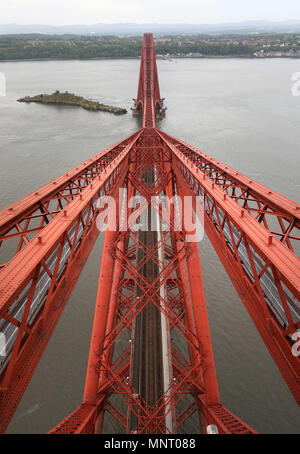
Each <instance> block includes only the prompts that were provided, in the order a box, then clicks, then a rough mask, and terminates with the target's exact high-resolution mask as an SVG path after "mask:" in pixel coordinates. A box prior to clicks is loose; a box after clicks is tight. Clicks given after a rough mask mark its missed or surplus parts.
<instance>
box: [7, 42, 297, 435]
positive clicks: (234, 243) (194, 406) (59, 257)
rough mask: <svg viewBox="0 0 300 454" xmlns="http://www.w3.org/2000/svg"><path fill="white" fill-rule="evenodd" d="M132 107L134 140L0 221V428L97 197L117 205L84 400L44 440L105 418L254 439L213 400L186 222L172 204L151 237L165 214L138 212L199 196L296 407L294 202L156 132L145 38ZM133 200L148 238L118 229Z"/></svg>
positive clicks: (158, 106)
mask: <svg viewBox="0 0 300 454" xmlns="http://www.w3.org/2000/svg"><path fill="white" fill-rule="evenodd" d="M135 107H136V110H137V111H138V112H140V113H141V114H142V116H143V126H142V128H141V129H140V130H139V131H137V132H135V133H134V134H132V135H130V136H129V137H127V138H125V139H124V140H122V141H120V142H118V143H116V144H114V145H112V146H110V147H109V148H107V149H106V150H104V151H102V152H101V153H99V154H97V155H96V156H94V157H93V158H91V159H89V160H88V161H86V162H83V163H82V164H81V165H78V166H77V167H76V168H74V169H72V170H70V171H69V172H67V173H65V174H64V175H62V176H61V177H59V178H57V179H56V180H54V181H52V182H50V183H49V184H47V185H45V186H43V187H41V188H40V189H38V190H37V191H36V192H33V193H31V194H29V195H28V196H26V197H24V198H23V199H21V200H20V201H18V202H16V203H14V204H12V205H10V206H9V207H7V208H6V209H4V210H2V211H1V212H0V246H1V249H0V251H1V262H0V333H1V335H2V338H5V340H6V342H5V348H4V347H3V348H2V352H1V356H0V361H1V362H0V431H1V432H5V430H6V428H7V426H8V424H9V422H10V420H11V418H12V417H13V415H14V412H15V410H16V407H17V405H18V403H19V402H20V400H21V398H22V395H23V393H24V391H25V389H26V387H27V385H28V383H29V381H30V379H31V377H32V375H33V373H34V371H35V368H36V366H37V364H38V362H39V359H40V357H41V355H42V354H43V351H44V349H45V347H46V345H47V343H48V341H49V339H50V337H51V335H52V333H53V331H54V329H55V326H56V323H57V322H58V320H59V318H60V315H61V313H62V311H63V310H64V307H65V305H66V304H67V301H68V299H69V297H70V295H71V293H72V290H73V288H74V286H75V284H76V282H77V280H78V278H79V276H80V273H81V271H82V269H83V267H84V265H85V262H86V260H87V258H88V256H89V254H90V252H91V250H92V248H93V246H94V244H95V241H96V239H97V237H98V235H99V234H100V232H99V229H98V227H97V219H99V216H102V219H103V220H104V221H105V220H106V218H107V217H108V215H109V212H110V211H109V210H108V209H107V205H105V207H104V205H103V208H102V207H101V205H100V204H99V203H98V201H99V198H100V197H102V200H103V198H104V200H108V199H105V198H106V197H108V196H111V197H114V199H115V200H116V201H117V208H118V209H117V217H118V228H117V229H111V230H107V231H106V233H105V240H104V247H103V256H102V264H101V270H100V276H99V287H98V295H97V301H96V306H95V316H94V325H93V332H92V338H91V343H90V354H89V361H88V367H87V373H86V382H85V390H84V396H83V401H82V404H81V405H80V406H79V407H78V408H77V409H75V411H74V412H73V413H72V414H70V415H69V416H67V417H66V419H65V420H64V421H62V422H61V423H59V424H58V425H57V426H56V427H55V428H54V429H53V430H52V431H51V433H55V434H57V433H72V434H73V433H76V434H80V433H82V434H83V433H101V431H102V428H103V421H104V418H106V417H110V418H113V419H114V420H116V421H117V422H118V424H119V425H120V431H121V429H122V431H123V432H124V433H147V434H169V433H180V431H181V430H183V428H184V426H185V425H186V424H188V421H189V419H190V418H191V417H193V418H195V417H197V421H199V432H201V433H207V427H208V426H211V425H214V426H216V427H217V429H218V432H219V433H225V434H242V433H255V430H254V429H252V428H251V427H249V426H248V425H247V424H246V423H245V422H243V421H242V420H241V419H240V418H239V417H238V416H236V415H234V414H233V413H232V412H231V411H230V410H229V409H227V408H225V407H224V406H223V405H222V403H221V402H220V397H219V392H218V384H217V378H216V371H215V365H214V358H213V351H212V343H211V337H210V330H209V323H208V316H207V308H206V302H205V295H204V288H203V281H202V274H201V265H200V258H199V251H198V245H197V243H196V242H188V241H187V236H186V233H187V232H186V230H185V226H183V227H182V228H181V229H178V228H175V224H176V222H177V221H178V217H179V219H181V218H182V217H183V212H182V211H183V210H180V207H178V205H176V203H175V202H174V203H173V204H170V206H169V214H170V221H169V228H168V229H165V228H164V227H163V224H164V222H166V221H165V218H166V210H165V209H164V208H163V206H162V205H160V204H158V206H157V207H156V209H155V210H153V207H152V208H151V207H150V201H151V198H152V197H155V196H165V198H168V200H176V198H179V197H181V198H183V197H187V196H189V197H190V200H192V204H193V208H194V213H195V212H196V207H197V203H199V200H200V199H198V198H197V196H200V197H201V200H202V201H203V210H202V214H203V216H204V228H205V232H206V235H207V236H208V238H209V239H210V241H211V243H212V245H213V247H214V249H215V250H216V252H217V254H218V256H219V259H220V260H221V262H222V264H223V266H224V267H225V269H226V271H227V273H228V275H229V277H230V279H231V280H232V283H233V285H234V287H235V289H236V291H237V292H238V294H239V296H240V299H241V301H242V302H243V304H244V305H245V307H246V309H247V311H248V313H249V314H250V316H251V318H252V320H253V323H254V324H255V325H256V327H257V330H258V331H259V333H260V335H261V337H262V339H263V341H264V342H265V345H266V347H267V349H268V351H269V353H270V355H271V356H272V358H273V360H274V361H275V363H276V365H277V367H278V369H279V371H280V372H281V374H282V377H283V379H284V380H285V382H286V384H287V386H288V387H289V389H290V391H291V393H292V395H293V396H294V398H295V400H296V401H297V402H298V404H299V403H300V358H299V356H297V355H295V354H293V350H292V347H293V345H294V343H295V339H296V337H295V336H297V335H298V334H297V333H299V332H300V304H299V291H300V267H299V258H298V257H297V255H296V248H297V243H298V246H299V239H300V235H299V229H300V205H299V204H298V203H296V202H293V201H292V200H289V199H288V198H286V197H284V196H282V195H280V194H278V193H276V192H275V191H272V190H270V189H269V188H266V187H265V186H263V185H262V184H260V183H258V182H256V181H254V180H252V179H250V178H248V177H247V176H245V175H243V174H242V173H240V172H238V171H237V170H234V169H232V168H231V167H229V166H227V165H226V164H223V163H222V162H219V161H218V160H217V159H215V158H212V157H210V156H208V155H207V154H205V153H203V152H202V151H200V150H198V149H196V148H195V147H193V146H191V145H189V144H187V143H185V142H183V141H182V140H180V139H176V138H174V137H171V136H170V135H168V134H167V133H165V132H163V131H160V130H159V129H157V128H156V121H157V119H158V118H160V117H161V116H162V114H163V113H164V108H163V101H162V99H161V96H160V90H159V82H158V74H157V66H156V58H155V49H154V40H153V36H152V35H151V34H146V35H145V36H144V40H143V48H142V57H141V68H140V77H139V87H138V95H137V99H136V106H135ZM121 188H126V189H127V191H126V192H124V190H123V191H120V189H121ZM134 195H140V196H143V197H144V199H146V201H147V203H146V204H144V205H143V206H141V207H140V208H141V211H140V214H141V213H142V211H144V212H146V213H147V214H148V222H149V226H150V228H149V229H148V230H147V231H141V230H139V229H134V228H131V225H127V223H126V219H128V217H129V218H130V216H131V215H132V214H133V212H134V208H133V207H132V206H130V204H128V203H127V200H129V199H130V198H131V197H132V196H134ZM172 198H173V199H172ZM197 200H198V202H197ZM176 219H177V221H176ZM124 225H125V228H124ZM152 225H155V226H156V229H151V226H152ZM114 230H115V231H114ZM224 310H226V308H225V307H224ZM299 337H300V336H299ZM109 415H110V416H109Z"/></svg>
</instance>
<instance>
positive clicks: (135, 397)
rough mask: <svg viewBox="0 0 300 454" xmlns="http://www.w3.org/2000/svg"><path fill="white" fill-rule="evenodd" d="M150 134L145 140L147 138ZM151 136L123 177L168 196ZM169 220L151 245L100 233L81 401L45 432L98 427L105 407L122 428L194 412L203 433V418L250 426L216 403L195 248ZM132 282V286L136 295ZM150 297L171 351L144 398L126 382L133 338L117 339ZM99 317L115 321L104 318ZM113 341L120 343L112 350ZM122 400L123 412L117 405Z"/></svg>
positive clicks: (236, 429) (166, 156)
mask: <svg viewBox="0 0 300 454" xmlns="http://www.w3.org/2000/svg"><path fill="white" fill-rule="evenodd" d="M151 135H152V140H149V138H150V137H151ZM145 136H146V137H145ZM157 137H158V136H157V133H156V132H155V131H154V130H145V131H144V133H143V134H142V135H141V137H140V138H139V140H138V142H137V147H136V151H135V153H134V154H132V156H131V157H132V164H131V166H130V172H129V175H130V177H128V182H130V181H131V185H132V186H131V188H132V187H134V188H135V190H136V191H138V192H139V193H143V194H144V195H145V197H146V199H147V200H148V197H147V190H148V192H149V194H160V193H161V192H162V191H163V192H164V193H165V194H166V195H168V196H169V197H170V198H171V197H172V196H173V195H174V189H175V181H173V179H170V178H169V176H170V175H171V167H170V153H169V152H168V151H167V150H166V151H163V146H162V143H161V146H160V148H161V149H160V150H158V147H157ZM146 143H149V146H148V153H147V152H146V153H145V151H146V150H147V147H145V144H146ZM153 144H156V153H154V154H153V153H152V152H151V145H153ZM151 166H152V169H153V174H155V175H156V179H155V180H154V183H153V184H150V185H149V184H147V182H146V181H143V178H142V176H144V175H145V174H146V172H148V171H149V168H150V167H151ZM144 209H147V208H146V207H145V208H144ZM157 209H158V213H159V215H160V221H159V222H162V221H163V220H164V212H163V211H162V210H160V208H159V207H157ZM170 225H171V230H170V232H162V233H161V237H159V238H158V239H157V242H156V244H155V245H154V246H153V247H149V246H148V245H147V244H146V243H144V242H143V241H142V240H141V238H140V236H139V234H138V232H134V231H131V230H130V229H129V230H127V231H126V232H116V233H115V238H114V244H112V238H113V237H114V235H113V233H107V234H106V235H107V236H106V240H105V247H104V253H103V259H102V265H101V271H100V279H99V289H98V297H97V303H96V308H95V319H94V329H93V333H92V338H91V349H90V360H89V366H88V369H87V381H86V390H85V399H84V403H83V404H82V405H81V406H80V407H79V408H78V409H77V410H76V411H75V412H74V413H72V414H71V415H70V416H69V417H67V418H66V419H65V420H64V421H63V422H62V423H60V424H59V425H58V426H57V427H56V428H54V429H53V430H52V431H51V433H94V432H95V431H97V429H99V428H100V427H101V428H102V422H103V415H104V411H107V412H108V413H110V415H111V416H112V417H113V418H114V419H115V420H116V421H117V422H118V423H119V424H120V428H121V427H122V428H123V430H125V431H126V432H127V433H128V432H134V433H153V434H155V433H156V434H164V433H170V432H172V433H173V432H176V431H177V430H179V429H180V428H181V427H182V426H183V425H184V424H185V423H186V421H188V419H189V418H191V417H192V416H193V414H194V413H195V412H197V413H198V415H199V420H200V425H201V427H202V431H204V433H205V432H206V426H207V424H208V423H210V424H216V425H217V426H218V427H219V430H220V433H254V431H253V429H251V428H250V427H249V426H248V425H247V424H245V423H243V422H242V421H241V420H240V419H239V418H237V417H236V416H234V415H233V414H232V413H230V412H229V411H228V410H227V409H226V408H224V407H223V406H222V405H221V404H220V401H219V394H218V387H217V383H216V377H215V366H214V361H213V355H212V349H211V341H210V334H209V326H208V319H207V313H206V305H205V296H204V291H203V282H202V276H201V269H200V261H199V252H198V248H197V245H187V244H186V243H185V240H184V238H185V235H184V232H175V231H174V209H173V210H172V217H171V222H170ZM126 244H127V246H125V247H124V245H126ZM120 245H122V246H120ZM141 252H142V254H141ZM112 257H114V258H115V270H113V269H112V266H111V265H108V262H109V261H111V260H112ZM139 257H142V258H140V259H139ZM147 264H148V265H149V264H150V265H152V266H153V265H154V266H157V267H158V270H159V274H158V275H157V277H156V278H155V279H154V280H151V277H150V276H149V277H148V276H145V275H143V269H144V267H145V266H146V265H147ZM120 269H122V270H123V272H122V273H121V272H120ZM187 269H188V270H189V271H191V270H192V274H191V273H190V274H189V275H188V274H187ZM137 288H138V289H140V292H139V295H140V296H139V297H138V298H137V297H136V290H135V289H137ZM189 288H191V291H190V290H189ZM109 295H110V298H109ZM113 301H114V302H113ZM150 304H154V305H155V306H156V308H157V309H158V310H159V311H160V312H161V313H162V316H163V317H165V319H166V320H167V325H166V326H168V327H169V328H168V330H169V335H168V336H169V342H170V345H169V348H170V351H169V354H170V359H171V363H170V371H169V372H170V379H169V382H168V383H165V387H164V390H163V391H162V394H161V395H160V396H159V397H158V399H157V401H156V402H155V403H153V404H152V405H151V404H149V403H148V402H147V401H146V400H145V399H144V398H143V396H142V395H141V394H140V392H139V390H138V389H136V388H135V387H134V385H133V376H134V375H133V369H132V368H133V357H134V355H133V350H134V349H135V347H136V346H135V345H133V342H131V344H130V345H131V353H130V354H129V353H128V347H127V346H126V345H127V343H126V341H125V339H126V335H127V339H129V340H130V337H131V340H132V341H133V337H132V336H133V334H132V333H134V326H135V323H136V320H137V318H138V316H139V315H140V314H141V313H143V311H145V309H146V308H147V306H149V305H150ZM107 318H108V319H109V320H111V321H112V320H115V323H106V319H107ZM145 329H146V330H147V327H146V328H145ZM126 333H127V334H126ZM158 333H159V332H158ZM124 336H125V339H124ZM178 336H179V337H181V339H182V342H183V343H184V344H186V348H187V350H188V351H189V358H188V357H183V356H182V354H181V353H179V351H178V350H177V348H176V346H175V344H176V342H175V343H174V339H176V338H177V339H178ZM121 339H122V341H121ZM127 342H128V341H127ZM121 345H124V347H123V349H122V350H123V351H121V352H120V346H121ZM115 346H118V355H117V357H116V355H113V351H114V350H116V348H115ZM97 377H98V378H97ZM97 384H98V385H97ZM111 398H113V401H112V400H111ZM122 403H123V404H125V407H124V408H126V409H127V412H124V409H122ZM178 405H180V406H181V410H180V411H179V410H178ZM93 408H96V410H95V411H93V410H92V409H93ZM182 408H184V410H182ZM81 414H82V415H83V416H82V418H86V414H88V419H84V420H81V418H80V415H81ZM168 418H169V419H168ZM97 419H98V420H100V421H101V424H100V426H99V425H98V426H97V424H96V421H97ZM132 421H135V422H133V423H132ZM170 421H173V423H172V424H171V423H170ZM170 424H171V425H170ZM172 428H173V430H171V429H172Z"/></svg>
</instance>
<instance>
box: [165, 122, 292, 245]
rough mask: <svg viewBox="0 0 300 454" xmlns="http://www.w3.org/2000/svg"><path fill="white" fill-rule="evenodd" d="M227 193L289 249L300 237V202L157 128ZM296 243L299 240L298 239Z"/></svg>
mask: <svg viewBox="0 0 300 454" xmlns="http://www.w3.org/2000/svg"><path fill="white" fill-rule="evenodd" d="M159 133H160V134H161V136H162V137H163V138H165V139H166V140H167V141H168V143H171V144H172V145H173V146H174V147H176V149H177V150H179V151H180V152H181V153H182V154H183V156H184V157H185V158H186V159H189V160H190V161H191V163H193V164H194V165H195V166H196V167H197V168H198V169H199V170H200V171H201V172H202V173H203V175H205V176H206V178H208V179H209V180H211V181H212V182H213V183H214V184H215V185H216V186H219V187H220V188H221V189H222V190H223V191H224V193H225V194H226V195H228V196H230V197H231V198H232V199H234V200H235V201H236V202H238V204H239V205H240V206H241V207H242V208H244V209H245V210H247V211H248V212H249V213H250V214H251V215H252V216H253V217H254V218H255V219H256V220H257V222H259V223H260V224H262V225H263V226H264V227H265V228H266V229H267V230H268V231H269V233H270V234H273V235H274V236H275V237H278V239H279V240H280V241H281V242H282V243H283V244H284V245H285V246H287V247H288V248H289V249H292V250H293V247H292V243H293V241H294V242H295V241H296V240H300V204H299V203H297V202H294V201H293V200H290V199H288V198H287V197H285V196H283V195H281V194H279V193H277V192H275V191H273V190H271V189H270V188H267V187H266V186H264V185H262V184H260V183H258V182H257V181H254V180H253V179H251V178H249V177H247V176H246V175H243V174H242V173H241V172H238V171H237V170H236V169H233V168H231V167H229V166H228V165H226V164H223V163H222V162H220V161H218V160H217V159H215V158H212V157H211V156H209V155H207V154H205V153H203V152H202V151H201V150H198V149H197V148H195V147H193V146H192V145H189V144H187V143H186V142H183V141H182V140H179V139H176V138H175V137H172V136H170V135H169V134H166V133H165V132H163V131H159ZM298 247H299V242H298Z"/></svg>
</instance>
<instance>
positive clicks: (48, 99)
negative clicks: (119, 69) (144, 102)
mask: <svg viewBox="0 0 300 454" xmlns="http://www.w3.org/2000/svg"><path fill="white" fill-rule="evenodd" d="M18 102H27V103H30V102H37V103H41V104H58V105H67V106H77V107H82V108H83V109H86V110H92V111H94V112H96V111H101V112H110V113H113V114H115V115H124V114H126V113H127V110H126V109H122V108H120V107H114V106H108V105H106V104H101V103H99V102H97V101H89V100H88V99H85V98H83V97H82V96H76V95H74V94H73V93H69V92H67V91H66V92H65V93H61V92H60V91H58V90H56V92H55V93H52V95H46V94H42V95H37V96H25V98H21V99H18Z"/></svg>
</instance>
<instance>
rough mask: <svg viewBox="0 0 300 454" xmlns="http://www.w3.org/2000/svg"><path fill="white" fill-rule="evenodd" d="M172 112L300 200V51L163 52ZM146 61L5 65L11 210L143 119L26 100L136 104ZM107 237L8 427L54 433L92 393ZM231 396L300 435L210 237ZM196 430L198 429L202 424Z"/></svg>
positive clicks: (185, 134)
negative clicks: (23, 100) (89, 379)
mask: <svg viewBox="0 0 300 454" xmlns="http://www.w3.org/2000/svg"><path fill="white" fill-rule="evenodd" d="M158 69H159V78H160V85H161V92H162V96H163V97H165V98H166V105H167V107H168V111H167V117H166V119H165V120H164V121H163V122H162V123H161V125H160V128H161V129H164V130H166V131H167V132H169V133H170V134H173V135H175V136H176V137H178V138H181V139H183V140H186V141H187V142H189V143H191V144H192V145H195V146H197V147H199V148H201V149H202V150H203V151H205V152H206V153H208V154H210V155H212V156H214V157H216V158H218V159H219V160H221V161H223V162H226V163H227V164H228V165H230V166H232V167H234V168H237V169H239V170H240V171H242V172H244V173H246V174H247V175H248V176H250V177H252V178H254V179H256V180H258V181H260V182H261V183H263V184H265V185H267V186H269V187H271V188H273V189H274V190H277V191H279V192H281V193H283V194H284V195H286V196H288V197H290V198H292V199H294V200H297V199H299V192H300V180H299V168H300V153H299V142H300V128H299V124H300V97H298V98H295V97H293V96H292V94H291V84H292V82H291V75H292V73H294V72H299V71H300V62H299V60H262V61H258V60H231V59H228V60H217V59H216V60H214V59H211V60H197V59H195V60H194V59H193V60H175V61H173V62H169V61H158ZM138 70H139V62H138V61H137V60H108V61H84V62H79V61H69V62H55V61H52V62H18V63H0V72H3V73H5V75H6V79H7V96H6V97H4V98H0V119H1V123H0V189H1V191H0V209H2V208H4V207H5V206H6V205H8V204H9V203H11V202H13V201H15V200H17V199H19V198H21V197H22V196H24V195H25V194H27V193H29V192H31V191H33V190H35V189H37V188H38V187H39V186H41V185H43V184H45V183H48V182H49V181H50V180H52V179H53V178H55V177H57V176H59V175H61V174H62V173H64V172H66V171H67V170H69V169H70V168H72V167H74V166H75V165H76V164H79V163H81V162H83V161H84V160H86V159H87V158H89V157H91V156H93V155H95V154H96V153H98V152H99V151H101V150H102V149H104V148H106V147H107V146H109V145H110V144H112V143H114V142H116V141H118V140H120V139H122V138H123V137H124V136H127V135H129V134H130V133H131V132H133V131H134V130H136V129H137V128H138V122H137V120H136V119H134V118H133V117H132V116H131V113H128V114H127V115H126V116H122V117H116V116H113V115H110V114H107V113H102V112H98V113H94V112H88V111H84V110H81V109H77V108H70V107H54V106H43V105H37V104H36V105H35V104H29V105H26V104H19V103H17V102H16V99H18V98H20V97H23V96H25V95H35V94H38V93H52V92H53V91H55V90H56V89H58V90H60V91H64V90H68V91H69V92H75V93H76V94H79V95H82V96H85V97H88V98H92V99H100V100H101V101H103V102H104V103H107V104H112V105H116V106H120V107H126V108H127V109H129V110H130V107H131V106H132V97H135V96H136V91H137V84H138ZM102 242H103V239H102V238H99V240H98V242H97V244H96V246H95V247H94V249H93V252H92V253H91V255H90V257H89V260H88V263H87V265H86V267H85V269H84V271H83V273H82V275H81V277H80V280H79V282H78V284H77V286H76V288H75V290H74V292H73V294H72V296H71V298H70V300H69V302H68V305H67V307H66V309H65V311H64V313H63V315H62V317H61V319H60V321H59V323H58V325H57V328H56V330H55V332H54V335H53V336H52V339H51V341H50V342H49V344H48V346H47V348H46V351H45V353H44V355H43V357H42V359H41V361H40V363H39V365H38V367H37V369H36V372H35V374H34V376H33V379H32V381H31V383H30V385H29V387H28V388H27V390H26V392H25V394H24V397H23V400H22V402H21V404H20V405H19V407H18V410H17V412H16V414H15V417H14V419H13V420H12V422H11V424H10V426H9V429H8V432H10V433H45V432H47V431H48V430H50V429H51V428H52V427H53V426H55V425H56V424H57V423H58V422H60V421H61V420H62V419H63V418H64V417H66V416H67V415H68V414H69V413H71V412H72V411H73V410H74V409H75V408H76V407H77V406H78V405H79V404H80V403H81V399H82V394H83V387H84V380H85V370H86V365H87V359H88V350H89V341H90V335H91V329H92V320H93V311H94V304H95V299H96V291H97V281H98V273H99V268H100V261H101V245H102ZM200 253H201V260H202V267H203V275H204V281H205V291H206V298H207V305H208V312H209V317H210V324H211V332H212V339H213V347H214V354H215V361H216V368H217V375H218V381H219V387H220V394H221V400H222V403H223V404H224V405H225V406H227V407H228V408H229V409H230V410H231V411H233V412H234V413H236V414H237V415H238V416H239V417H241V418H242V419H244V420H245V421H246V422H247V423H248V424H250V425H251V426H253V427H254V428H255V429H256V430H257V431H259V432H262V433H293V432H294V433H300V411H299V408H298V406H297V405H296V403H295V402H294V400H293V398H292V397H291V395H290V392H289V390H288V388H287V387H286V385H285V383H284V381H283V379H282V377H281V375H280V374H279V372H278V370H277V368H276V366H275V364H274V363H273V360H272V359H271V357H270V356H269V354H268V352H267V350H266V348H265V346H264V344H263V342H262V340H261V339H260V337H259V335H258V333H257V331H256V328H255V326H254V325H253V323H252V321H251V320H250V317H249V316H248V313H247V312H246V310H245V308H244V306H243V304H242V302H241V301H240V299H239V297H238V296H237V294H236V292H235V290H234V288H233V286H232V284H231V281H230V280H229V278H228V277H227V275H226V273H225V271H224V269H223V267H222V265H221V264H220V262H219V260H218V258H217V256H216V254H215V252H214V250H213V248H212V246H211V245H210V243H209V240H208V239H207V238H205V240H204V241H203V242H202V243H201V245H200ZM194 429H195V428H194V427H192V426H191V427H190V431H191V432H192V431H193V430H194Z"/></svg>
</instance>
